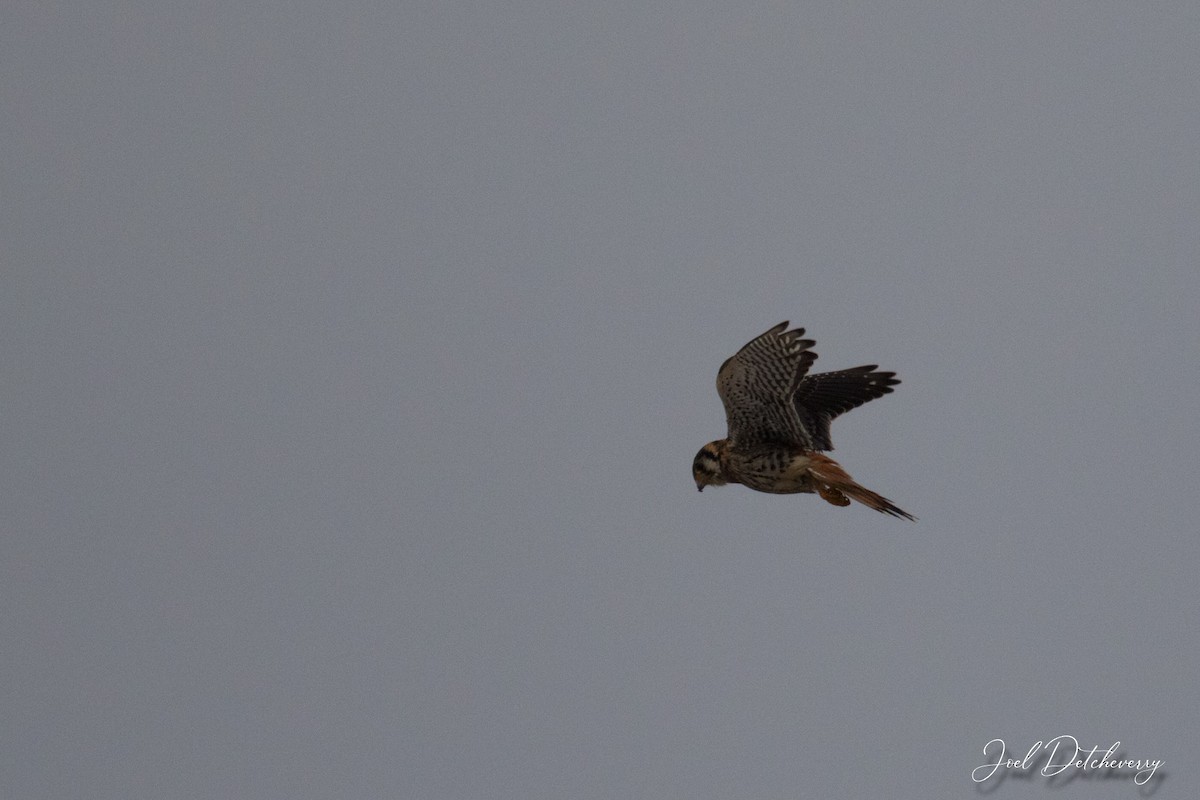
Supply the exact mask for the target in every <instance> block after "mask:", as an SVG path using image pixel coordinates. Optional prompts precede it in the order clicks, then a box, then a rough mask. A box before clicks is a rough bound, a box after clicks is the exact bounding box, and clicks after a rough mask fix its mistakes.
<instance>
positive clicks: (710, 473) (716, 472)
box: [692, 439, 729, 492]
mask: <svg viewBox="0 0 1200 800" xmlns="http://www.w3.org/2000/svg"><path fill="white" fill-rule="evenodd" d="M726 444H727V440H725V439H721V440H719V441H715V442H709V443H708V444H706V445H704V447H701V448H700V452H699V453H696V458H695V459H693V460H692V477H693V478H694V479H695V481H696V489H697V490H698V491H701V492H703V491H704V487H705V486H724V485H725V484H727V483H729V479H728V478H726V477H725V472H724V470H722V469H721V451H722V450H724V449H725V445H726Z"/></svg>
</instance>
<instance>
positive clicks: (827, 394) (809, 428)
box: [692, 322, 916, 520]
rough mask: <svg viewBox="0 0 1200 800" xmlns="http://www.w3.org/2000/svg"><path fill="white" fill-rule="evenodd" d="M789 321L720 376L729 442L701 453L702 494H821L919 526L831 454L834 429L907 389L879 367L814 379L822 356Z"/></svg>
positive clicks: (695, 472)
mask: <svg viewBox="0 0 1200 800" xmlns="http://www.w3.org/2000/svg"><path fill="white" fill-rule="evenodd" d="M787 327H788V323H787V322H782V323H780V324H778V325H776V326H775V327H774V328H771V330H769V331H767V332H766V333H764V334H763V335H762V336H759V337H758V338H756V339H753V340H751V341H750V342H749V343H748V344H747V345H746V346H745V347H743V348H742V349H741V350H739V351H737V354H736V355H734V356H733V357H732V358H730V359H728V360H727V361H726V362H725V363H724V364H722V365H721V369H720V370H718V371H717V393H718V394H720V395H721V402H722V403H724V404H725V420H726V422H727V423H728V425H729V435H728V437H727V438H725V439H719V440H717V441H715V442H709V443H708V444H706V445H704V447H701V448H700V452H699V453H697V454H696V458H695V460H694V461H693V462H692V477H693V478H695V479H696V488H697V489H699V490H700V491H704V487H705V486H723V485H725V484H727V483H740V484H743V485H745V486H748V487H750V488H751V489H754V490H755V491H759V492H771V493H774V494H793V493H796V492H808V493H812V492H816V493H817V494H819V495H821V497H823V498H824V499H825V500H826V501H828V502H830V503H832V504H833V505H835V506H848V505H850V501H851V500H857V501H858V502H860V503H862V504H863V505H865V506H869V507H870V508H873V509H875V510H876V511H880V512H882V513H884V514H891V515H892V516H893V517H904V518H905V519H910V520H915V519H916V517H914V516H913V515H912V514H909V513H908V512H907V511H903V510H901V509H900V508H898V507H897V506H896V505H895V504H894V503H893V502H892V501H891V500H888V499H887V498H886V497H883V496H882V495H878V494H876V493H875V492H872V491H871V490H870V489H867V488H865V487H863V486H860V485H858V484H857V483H855V481H854V479H853V478H851V477H850V475H849V474H848V473H847V472H846V470H844V469H842V465H841V464H839V463H837V462H836V461H834V460H833V459H832V458H830V457H829V456H827V455H823V454H822V453H821V452H820V451H822V450H832V449H833V443H832V442H831V441H830V440H829V423H830V422H832V421H833V419H834V417H836V416H838V415H839V414H842V413H844V412H846V411H849V410H850V409H852V408H858V407H859V406H861V405H862V404H863V403H866V402H867V401H869V400H874V399H875V398H876V397H882V396H883V395H885V394H890V393H891V391H892V387H893V386H895V385H896V384H898V383H900V381H899V380H897V379H896V373H894V372H877V371H876V369H877V367H876V365H875V364H869V365H867V366H863V367H854V368H853V369H844V370H841V371H839V372H823V373H820V374H817V375H807V374H806V373H807V372H808V368H809V367H810V366H812V363H813V361H815V360H816V358H817V354H816V353H814V352H812V351H811V350H810V349H809V348H810V347H812V346H813V345H814V344H816V342H814V341H813V340H811V339H803V338H801V337H802V336H804V329H803V328H797V329H796V330H793V331H789V330H788V329H787Z"/></svg>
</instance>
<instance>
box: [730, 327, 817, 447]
mask: <svg viewBox="0 0 1200 800" xmlns="http://www.w3.org/2000/svg"><path fill="white" fill-rule="evenodd" d="M787 326H788V323H787V322H782V323H780V324H778V325H776V326H775V327H774V328H771V330H769V331H767V332H766V333H764V334H763V335H762V336H759V337H758V338H756V339H754V340H752V341H750V342H749V343H748V344H747V345H746V346H745V347H743V348H742V349H741V350H739V351H738V352H737V354H736V355H734V356H733V357H732V358H730V359H728V360H727V361H726V362H725V363H724V364H722V365H721V369H720V370H718V371H717V393H718V394H720V395H721V402H722V403H724V404H725V420H726V422H727V423H728V424H729V440H730V442H731V443H733V444H735V445H739V446H743V445H746V444H749V443H754V442H790V443H793V444H798V445H800V446H801V447H804V448H806V449H811V447H812V441H811V438H810V436H809V434H808V432H807V431H806V430H805V427H804V422H803V421H802V420H801V418H800V413H799V409H798V407H797V405H796V404H795V403H794V402H793V400H792V397H793V395H794V394H795V393H796V389H797V388H798V387H799V386H800V383H801V379H802V378H803V377H804V374H805V373H806V372H808V368H809V366H811V365H812V363H813V361H815V360H816V358H817V354H816V353H813V352H812V351H810V350H809V349H808V348H810V347H812V346H813V345H814V344H816V342H814V341H812V340H811V339H804V338H801V337H803V336H804V329H803V328H797V329H796V330H794V331H789V330H787Z"/></svg>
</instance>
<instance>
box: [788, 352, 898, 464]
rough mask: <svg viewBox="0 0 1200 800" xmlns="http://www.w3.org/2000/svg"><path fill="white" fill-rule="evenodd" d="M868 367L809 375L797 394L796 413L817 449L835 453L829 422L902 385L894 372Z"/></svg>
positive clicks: (870, 365)
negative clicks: (830, 436)
mask: <svg viewBox="0 0 1200 800" xmlns="http://www.w3.org/2000/svg"><path fill="white" fill-rule="evenodd" d="M877 370H878V367H877V365H875V364H868V365H866V366H862V367H854V368H852V369H843V370H839V371H838V372H822V373H819V374H817V375H808V376H806V377H805V378H804V379H803V380H801V381H800V385H799V386H798V387H797V388H796V392H795V405H796V412H797V415H798V416H799V418H800V421H801V424H802V425H803V426H804V429H805V430H806V431H808V434H809V437H810V439H811V441H812V449H814V450H832V449H833V442H832V441H831V440H830V438H829V423H831V422H833V420H834V418H835V417H837V416H838V415H840V414H844V413H846V412H847V411H850V410H851V409H854V408H858V407H859V406H861V405H862V404H863V403H867V402H869V401H871V400H874V399H875V398H877V397H883V396H884V395H885V394H891V392H892V387H893V386H896V385H897V384H899V383H900V381H899V379H897V378H896V373H894V372H879V371H877Z"/></svg>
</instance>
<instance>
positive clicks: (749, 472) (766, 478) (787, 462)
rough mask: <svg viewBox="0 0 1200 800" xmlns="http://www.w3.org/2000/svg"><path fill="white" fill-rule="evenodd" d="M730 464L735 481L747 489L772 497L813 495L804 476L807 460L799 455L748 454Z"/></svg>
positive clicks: (785, 453) (775, 451)
mask: <svg viewBox="0 0 1200 800" xmlns="http://www.w3.org/2000/svg"><path fill="white" fill-rule="evenodd" d="M737 461H739V462H740V463H736V464H733V465H732V466H733V467H734V472H735V474H737V476H738V479H739V480H740V481H741V482H742V483H743V484H745V485H746V486H747V487H749V488H751V489H754V490H755V491H759V492H770V493H772V494H796V493H799V492H814V491H816V486H815V485H814V484H813V480H812V476H811V475H809V473H808V466H809V464H810V463H811V460H810V459H809V458H808V457H807V456H806V455H804V454H802V453H795V452H790V453H789V452H786V451H780V450H771V451H762V452H757V453H751V454H748V455H746V456H744V457H742V458H740V459H737Z"/></svg>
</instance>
